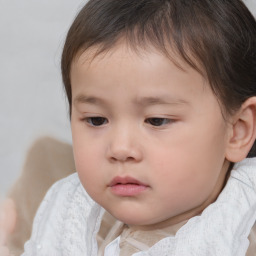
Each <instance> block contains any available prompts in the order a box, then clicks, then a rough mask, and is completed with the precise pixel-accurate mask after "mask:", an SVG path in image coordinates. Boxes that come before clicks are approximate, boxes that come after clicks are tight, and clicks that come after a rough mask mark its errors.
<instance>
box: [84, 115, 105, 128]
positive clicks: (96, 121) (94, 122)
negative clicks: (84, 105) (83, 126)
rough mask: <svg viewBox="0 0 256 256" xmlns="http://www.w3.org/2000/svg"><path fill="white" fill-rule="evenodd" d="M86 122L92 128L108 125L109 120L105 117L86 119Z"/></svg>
mask: <svg viewBox="0 0 256 256" xmlns="http://www.w3.org/2000/svg"><path fill="white" fill-rule="evenodd" d="M86 122H87V123H89V124H90V125H92V126H101V125H104V124H106V123H107V122H108V120H107V118H105V117H100V116H96V117H88V118H86Z"/></svg>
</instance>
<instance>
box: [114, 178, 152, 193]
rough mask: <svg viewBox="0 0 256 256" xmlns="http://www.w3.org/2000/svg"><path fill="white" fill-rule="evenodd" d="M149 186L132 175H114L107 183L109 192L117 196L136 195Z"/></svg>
mask: <svg viewBox="0 0 256 256" xmlns="http://www.w3.org/2000/svg"><path fill="white" fill-rule="evenodd" d="M148 187H149V186H148V185H146V184H144V183H142V182H140V181H138V180H136V179H134V178H132V177H115V178H114V179H113V180H112V181H111V182H110V184H109V188H110V189H111V192H112V193H113V194H115V195H117V196H128V197H131V196H136V195H139V194H141V193H142V192H144V191H145V190H146V189H147V188H148Z"/></svg>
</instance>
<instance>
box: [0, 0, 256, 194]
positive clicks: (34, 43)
mask: <svg viewBox="0 0 256 256" xmlns="http://www.w3.org/2000/svg"><path fill="white" fill-rule="evenodd" d="M85 2H86V1H85V0H40V1H39V0H0V89H1V90H0V131H1V132H0V195H4V194H5V193H6V191H7V190H8V188H9V187H10V186H11V184H12V183H13V182H14V181H15V179H16V178H17V177H18V175H19V173H20V170H21V168H22V165H23V162H24V158H25V154H26V152H27V149H28V147H29V146H30V144H31V143H32V142H33V141H34V140H35V139H36V138H37V137H39V136H43V135H50V136H54V137H56V138H58V139H60V140H62V141H66V142H70V143H71V134H70V127H69V120H68V110H67V104H66V99H65V95H64V91H63V89H62V82H61V76H60V54H61V50H62V46H63V42H64V39H65V35H66V33H67V30H68V27H69V26H70V24H71V22H72V20H73V18H74V16H75V15H76V14H77V12H78V11H79V9H80V8H81V7H82V6H83V5H84V3H85ZM246 4H247V5H248V7H249V8H250V10H251V11H252V12H253V14H254V15H256V0H247V1H246Z"/></svg>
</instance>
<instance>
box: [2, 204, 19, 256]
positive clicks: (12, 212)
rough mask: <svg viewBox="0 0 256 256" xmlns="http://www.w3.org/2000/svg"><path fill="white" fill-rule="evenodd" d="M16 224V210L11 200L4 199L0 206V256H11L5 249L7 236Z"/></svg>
mask: <svg viewBox="0 0 256 256" xmlns="http://www.w3.org/2000/svg"><path fill="white" fill-rule="evenodd" d="M15 224H16V209H15V205H14V202H13V201H12V200H11V199H6V200H5V201H4V202H3V203H1V205H0V256H11V253H10V251H9V249H8V248H7V247H6V242H7V238H8V236H9V235H10V234H11V233H12V232H13V230H14V228H15Z"/></svg>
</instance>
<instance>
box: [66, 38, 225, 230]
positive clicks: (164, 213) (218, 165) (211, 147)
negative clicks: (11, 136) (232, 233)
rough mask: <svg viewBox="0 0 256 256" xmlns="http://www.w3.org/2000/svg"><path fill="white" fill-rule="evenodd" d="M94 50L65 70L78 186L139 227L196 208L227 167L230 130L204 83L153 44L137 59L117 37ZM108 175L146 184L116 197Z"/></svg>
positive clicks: (214, 190) (217, 188)
mask: <svg viewBox="0 0 256 256" xmlns="http://www.w3.org/2000/svg"><path fill="white" fill-rule="evenodd" d="M92 51H93V50H87V51H86V52H84V53H83V54H81V55H80V56H79V57H78V58H77V59H76V60H75V61H74V62H73V65H72V69H71V84H72V97H73V98H72V115H71V127H72V136H73V147H74V158H75V163H76V168H77V172H78V175H79V177H80V180H81V182H82V184H83V186H84V188H85V189H86V191H87V192H88V193H89V195H90V196H91V197H92V198H93V199H94V200H95V201H96V202H97V203H99V204H100V205H101V206H103V207H104V208H105V209H106V210H107V211H108V212H109V213H110V214H112V215H113V216H114V217H116V218H117V219H119V220H120V221H123V222H124V223H127V224H128V225H130V226H139V228H141V229H144V230H146V229H154V228H160V227H165V226H168V225H173V224H176V223H178V222H181V221H184V220H187V219H189V218H191V217H193V216H195V215H198V214H200V213H201V212H202V211H203V210H204V209H205V208H206V207H207V206H208V205H209V204H211V203H212V202H214V201H215V200H216V198H217V197H218V195H219V193H220V192H221V190H222V188H223V185H224V182H225V177H226V174H227V171H228V168H229V161H228V160H227V159H226V157H225V154H226V149H227V145H228V138H229V136H228V135H229V133H230V127H229V125H228V124H227V122H226V121H225V120H224V119H223V115H222V113H221V108H220V106H219V103H218V101H217V99H216V97H215V96H214V94H213V93H212V91H211V89H210V86H209V84H208V82H207V81H206V80H205V79H204V78H203V77H202V76H201V75H200V74H199V73H198V72H196V71H195V70H194V69H192V68H191V67H189V66H188V65H187V64H185V63H183V62H182V61H181V60H180V59H178V58H176V60H178V62H179V63H181V65H182V67H183V69H184V70H181V69H179V68H178V67H177V66H176V65H174V64H173V63H172V62H171V61H170V60H169V59H168V58H166V57H165V56H163V55H161V54H160V53H158V52H157V51H154V50H152V49H150V51H145V52H143V53H142V54H140V55H138V54H137V53H135V52H133V51H131V50H129V49H128V48H127V47H126V45H125V44H124V43H120V44H119V45H117V46H115V47H114V48H113V49H112V50H111V51H109V52H108V53H104V54H101V55H99V56H97V57H95V58H93V59H92V58H91V57H90V56H91V53H92ZM96 117H100V118H99V119H97V118H96ZM155 118H157V119H155ZM115 177H132V178H134V179H136V180H138V181H140V182H142V183H143V184H144V185H146V186H145V189H143V190H142V191H141V193H138V194H135V195H133V196H123V195H116V194H115V193H114V192H113V189H112V188H111V187H110V183H111V181H112V180H113V179H114V178H115Z"/></svg>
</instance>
